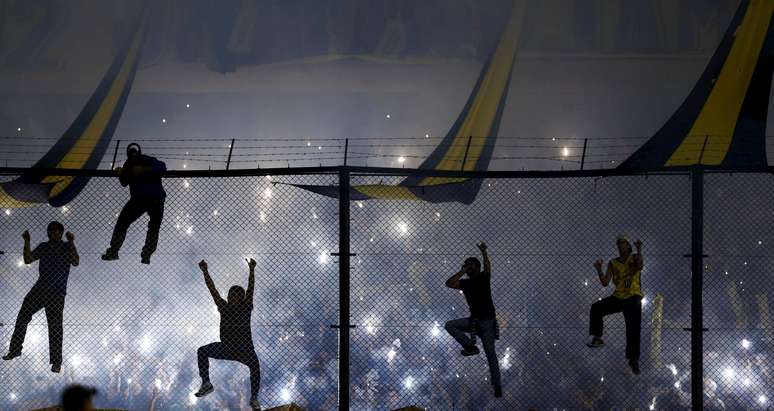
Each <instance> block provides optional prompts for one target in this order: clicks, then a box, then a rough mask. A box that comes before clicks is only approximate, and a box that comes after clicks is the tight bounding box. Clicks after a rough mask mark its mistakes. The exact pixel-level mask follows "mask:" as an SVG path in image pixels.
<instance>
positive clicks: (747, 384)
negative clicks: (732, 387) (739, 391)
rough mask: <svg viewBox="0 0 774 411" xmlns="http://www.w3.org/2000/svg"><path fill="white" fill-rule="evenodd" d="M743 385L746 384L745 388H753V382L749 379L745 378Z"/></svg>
mask: <svg viewBox="0 0 774 411" xmlns="http://www.w3.org/2000/svg"><path fill="white" fill-rule="evenodd" d="M742 384H744V386H745V387H749V386H751V385H752V380H750V379H749V378H745V379H744V380H743V381H742Z"/></svg>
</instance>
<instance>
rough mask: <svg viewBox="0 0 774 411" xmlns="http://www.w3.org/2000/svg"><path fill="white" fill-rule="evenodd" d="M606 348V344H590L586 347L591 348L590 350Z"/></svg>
mask: <svg viewBox="0 0 774 411" xmlns="http://www.w3.org/2000/svg"><path fill="white" fill-rule="evenodd" d="M604 346H605V344H598V345H595V344H588V343H587V344H586V347H589V348H602V347H604Z"/></svg>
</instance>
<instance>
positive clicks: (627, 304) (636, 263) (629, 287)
mask: <svg viewBox="0 0 774 411" xmlns="http://www.w3.org/2000/svg"><path fill="white" fill-rule="evenodd" d="M616 245H617V246H618V257H617V258H614V259H612V260H610V262H609V263H608V264H607V272H605V273H603V272H602V264H604V261H603V260H597V261H595V262H594V267H595V268H596V269H597V275H598V276H599V281H600V282H601V283H602V286H603V287H607V285H608V284H610V280H611V279H612V280H613V284H614V285H615V291H614V292H613V295H611V296H610V297H607V298H603V299H601V300H599V301H597V302H595V303H594V304H591V314H590V324H589V335H591V341H590V342H588V343H586V345H587V346H589V347H591V348H598V347H602V346H603V345H605V343H604V341H602V331H603V327H604V317H605V316H606V315H610V314H615V313H620V312H623V315H624V322H625V323H626V359H627V360H628V361H629V367H631V369H632V372H633V373H634V374H636V375H639V373H640V325H641V324H640V323H641V321H642V288H641V283H640V273H641V272H642V267H643V261H642V242H641V241H640V240H637V241H635V242H634V246H635V247H637V253H636V254H632V245H631V244H630V243H629V240H628V239H626V237H618V238H617V239H616Z"/></svg>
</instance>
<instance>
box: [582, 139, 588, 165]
mask: <svg viewBox="0 0 774 411" xmlns="http://www.w3.org/2000/svg"><path fill="white" fill-rule="evenodd" d="M588 143H589V139H588V138H584V139H583V153H582V154H581V167H580V169H581V170H583V166H584V165H586V146H587V145H588Z"/></svg>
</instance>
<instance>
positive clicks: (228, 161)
mask: <svg viewBox="0 0 774 411" xmlns="http://www.w3.org/2000/svg"><path fill="white" fill-rule="evenodd" d="M235 141H236V139H234V138H232V139H231V144H229V146H228V159H227V160H226V170H228V169H229V168H230V167H231V153H233V152H234V142H235Z"/></svg>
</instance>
